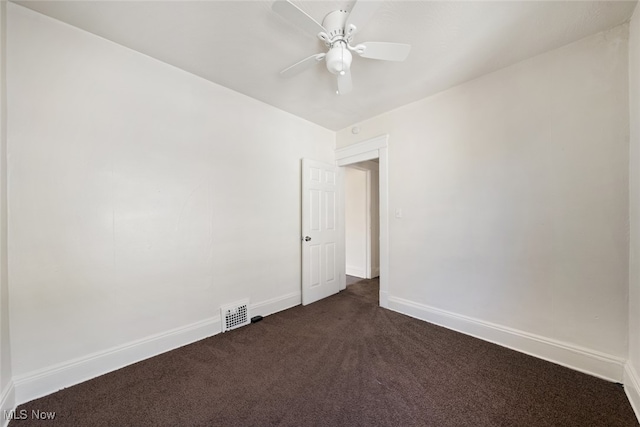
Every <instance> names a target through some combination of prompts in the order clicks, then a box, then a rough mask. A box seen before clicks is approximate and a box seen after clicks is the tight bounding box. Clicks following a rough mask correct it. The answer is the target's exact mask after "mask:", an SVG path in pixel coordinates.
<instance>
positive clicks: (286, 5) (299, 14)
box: [271, 0, 327, 36]
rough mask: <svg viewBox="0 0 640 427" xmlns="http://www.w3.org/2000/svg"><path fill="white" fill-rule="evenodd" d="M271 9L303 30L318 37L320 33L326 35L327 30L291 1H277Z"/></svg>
mask: <svg viewBox="0 0 640 427" xmlns="http://www.w3.org/2000/svg"><path fill="white" fill-rule="evenodd" d="M271 9H272V10H273V11H274V12H275V13H277V14H278V15H280V16H282V17H284V18H285V19H287V20H288V21H290V22H292V23H293V24H295V25H297V26H298V27H300V28H302V29H303V30H305V31H307V32H309V33H311V34H313V35H314V36H317V35H318V33H326V32H327V30H325V29H324V27H323V26H322V25H320V24H318V22H317V21H316V20H315V19H313V18H312V17H310V16H309V15H307V13H306V12H305V11H303V10H302V9H300V8H299V7H298V6H296V5H295V4H293V3H291V2H290V1H289V0H276V1H275V2H274V3H273V5H272V6H271Z"/></svg>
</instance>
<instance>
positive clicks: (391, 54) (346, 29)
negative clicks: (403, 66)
mask: <svg viewBox="0 0 640 427" xmlns="http://www.w3.org/2000/svg"><path fill="white" fill-rule="evenodd" d="M379 7H380V2H374V1H356V2H355V4H354V5H353V8H352V10H351V12H348V11H346V10H343V9H339V10H334V11H333V12H330V13H328V14H327V15H326V16H325V17H324V19H323V20H322V24H319V23H318V22H317V21H316V20H315V19H313V18H312V17H311V16H309V15H308V14H307V13H306V12H304V11H303V10H302V9H300V8H299V7H298V6H296V5H295V4H293V3H291V1H290V0H276V1H275V2H274V3H273V6H272V7H271V9H272V10H273V11H274V12H276V13H277V14H279V15H281V16H282V17H284V18H285V19H287V20H288V21H290V22H292V23H293V24H296V25H297V26H298V27H300V28H302V29H303V30H305V31H307V32H309V33H311V34H313V35H315V36H317V37H318V38H319V39H320V40H321V41H323V42H324V44H325V46H327V48H328V49H329V50H328V51H327V52H323V53H316V54H315V55H311V56H310V57H308V58H305V59H303V60H302V61H300V62H297V63H295V64H293V65H292V66H290V67H288V68H285V69H284V70H282V71H281V72H280V75H282V76H284V77H290V76H293V75H295V74H298V73H299V72H301V71H304V70H306V69H308V68H311V67H312V66H313V65H314V64H317V63H319V62H321V61H322V60H324V61H325V63H326V65H327V70H329V72H331V73H332V74H335V75H336V76H337V78H338V90H337V93H338V94H339V95H344V94H346V93H349V92H350V91H351V89H352V87H353V86H352V82H351V60H352V59H353V57H352V55H351V52H355V53H356V54H357V55H359V56H361V57H363V58H369V59H381V60H384V61H404V60H405V59H406V58H407V56H408V55H409V51H410V50H411V45H408V44H403V43H386V42H365V43H360V44H356V45H355V46H352V45H351V42H352V41H353V36H354V35H355V34H356V33H357V32H358V31H359V30H360V29H361V28H362V26H363V25H364V24H365V23H366V22H367V21H368V20H369V18H371V16H373V14H374V13H375V12H376V10H377V9H378V8H379Z"/></svg>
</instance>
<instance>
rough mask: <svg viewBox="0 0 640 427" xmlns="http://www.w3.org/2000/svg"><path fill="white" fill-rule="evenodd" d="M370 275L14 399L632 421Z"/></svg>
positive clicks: (272, 411) (97, 421)
mask: <svg viewBox="0 0 640 427" xmlns="http://www.w3.org/2000/svg"><path fill="white" fill-rule="evenodd" d="M377 295H378V282H377V280H375V279H374V280H363V281H360V282H358V283H355V284H352V285H350V286H348V287H347V289H346V290H345V291H343V292H341V293H339V294H338V295H334V296H332V297H329V298H327V299H325V300H322V301H319V302H317V303H314V304H311V305H309V306H307V307H302V306H298V307H295V308H292V309H289V310H286V311H284V312H281V313H277V314H274V315H272V316H269V317H266V318H265V319H264V320H263V321H262V322H259V323H256V324H252V325H249V326H246V327H243V328H240V329H237V330H235V331H231V332H228V333H225V334H220V335H217V336H215V337H212V338H208V339H205V340H202V341H199V342H197V343H195V344H192V345H189V346H185V347H182V348H180V349H178V350H174V351H171V352H169V353H165V354H162V355H160V356H157V357H154V358H152V359H149V360H146V361H143V362H140V363H137V364H135V365H131V366H128V367H126V368H123V369H120V370H118V371H116V372H112V373H110V374H107V375H103V376H101V377H99V378H96V379H94V380H91V381H87V382H85V383H82V384H79V385H77V386H74V387H70V388H68V389H65V390H62V391H59V392H57V393H55V394H52V395H50V396H47V397H44V398H41V399H38V400H35V401H33V402H30V403H28V404H25V405H22V406H20V407H19V408H18V410H21V409H25V410H27V411H28V413H29V414H30V413H31V411H32V410H40V411H55V412H56V417H55V419H54V420H53V421H51V420H48V421H35V420H32V419H30V420H24V421H18V420H14V421H12V422H11V423H10V427H25V426H30V425H43V426H271V425H278V426H434V427H448V426H451V427H453V426H455V427H459V426H474V427H480V426H536V427H541V426H577V427H587V426H603V427H614V426H637V425H638V423H637V421H636V419H635V416H634V414H633V411H632V409H631V407H630V405H629V403H628V401H627V399H626V397H625V394H624V391H623V389H622V387H621V386H620V385H617V384H613V383H609V382H607V381H604V380H600V379H597V378H594V377H591V376H588V375H585V374H581V373H579V372H575V371H572V370H570V369H567V368H563V367H561V366H558V365H554V364H552V363H548V362H545V361H542V360H539V359H536V358H534V357H530V356H527V355H524V354H521V353H518V352H515V351H511V350H508V349H505V348H502V347H499V346H497V345H494V344H490V343H487V342H484V341H481V340H478V339H475V338H471V337H468V336H465V335H462V334H458V333H456V332H452V331H449V330H447V329H444V328H440V327H438V326H434V325H431V324H428V323H425V322H422V321H419V320H415V319H412V318H410V317H407V316H403V315H401V314H398V313H394V312H392V311H388V310H384V309H381V308H379V307H378V306H377V301H378V297H377Z"/></svg>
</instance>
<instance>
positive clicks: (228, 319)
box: [220, 300, 251, 332]
mask: <svg viewBox="0 0 640 427" xmlns="http://www.w3.org/2000/svg"><path fill="white" fill-rule="evenodd" d="M220 311H221V314H220V316H221V317H222V332H226V331H230V330H232V329H235V328H239V327H240V326H244V325H248V324H249V323H251V316H250V315H249V300H245V301H240V302H237V303H235V304H229V305H225V306H223V307H220Z"/></svg>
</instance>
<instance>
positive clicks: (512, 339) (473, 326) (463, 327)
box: [388, 296, 625, 382]
mask: <svg viewBox="0 0 640 427" xmlns="http://www.w3.org/2000/svg"><path fill="white" fill-rule="evenodd" d="M388 308H389V309H391V310H393V311H397V312H399V313H402V314H406V315H408V316H411V317H415V318H417V319H420V320H425V321H427V322H429V323H434V324H436V325H440V326H443V327H445V328H448V329H452V330H454V331H457V332H461V333H463V334H466V335H471V336H473V337H476V338H480V339H482V340H484V341H489V342H492V343H494V344H498V345H501V346H503V347H507V348H510V349H512V350H516V351H519V352H521V353H526V354H529V355H531V356H535V357H538V358H540V359H544V360H547V361H549V362H553V363H556V364H558V365H562V366H565V367H567V368H571V369H574V370H577V371H580V372H584V373H586V374H589V375H593V376H596V377H599V378H603V379H606V380H608V381H614V382H622V373H623V369H624V364H625V359H623V358H620V357H617V356H613V355H610V354H605V353H602V352H599V351H596V350H591V349H587V348H584V347H580V346H576V345H573V344H570V343H566V342H561V341H557V340H553V339H551V338H547V337H543V336H540V335H535V334H531V333H528V332H524V331H520V330H517V329H512V328H508V327H505V326H502V325H497V324H494V323H490V322H485V321H482V320H478V319H474V318H472V317H467V316H463V315H459V314H456V313H452V312H448V311H445V310H440V309H437V308H435V307H430V306H427V305H424V304H419V303H416V302H413V301H409V300H405V299H402V298H397V297H393V296H390V297H389V306H388Z"/></svg>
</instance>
